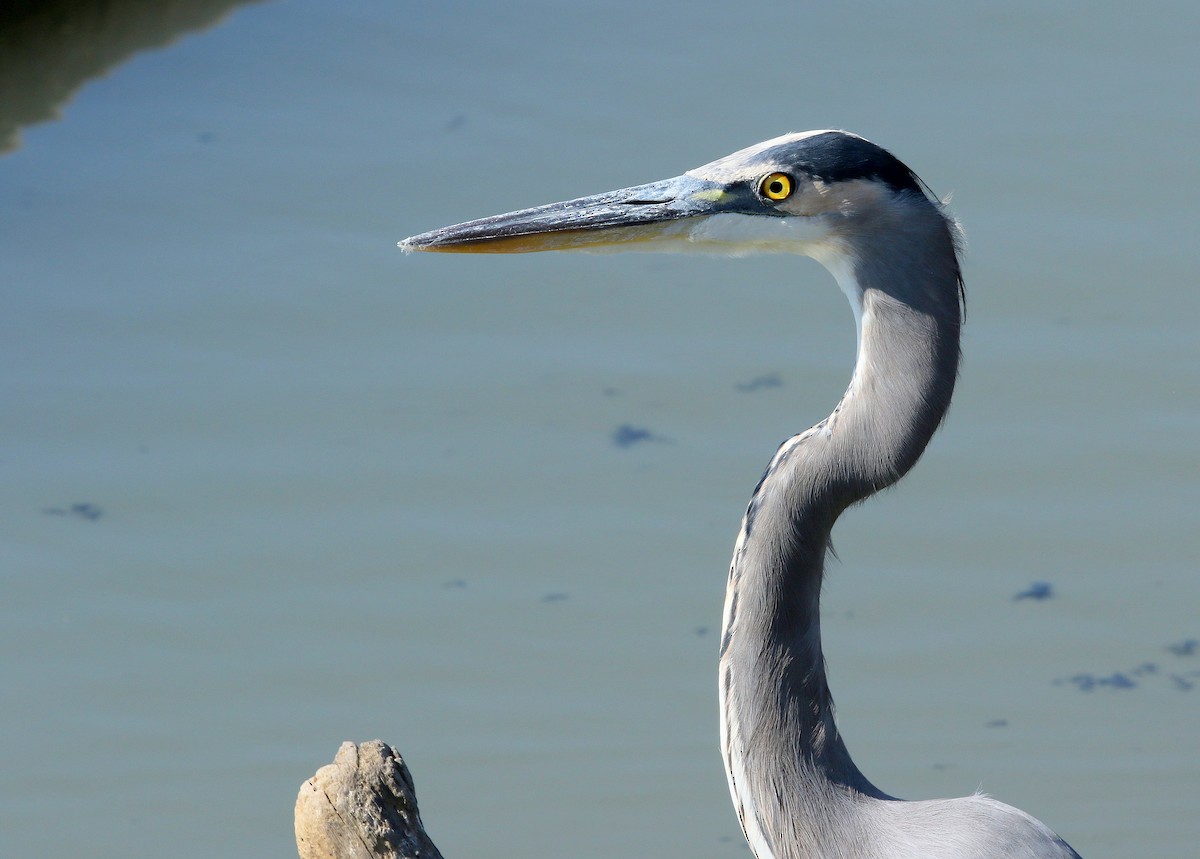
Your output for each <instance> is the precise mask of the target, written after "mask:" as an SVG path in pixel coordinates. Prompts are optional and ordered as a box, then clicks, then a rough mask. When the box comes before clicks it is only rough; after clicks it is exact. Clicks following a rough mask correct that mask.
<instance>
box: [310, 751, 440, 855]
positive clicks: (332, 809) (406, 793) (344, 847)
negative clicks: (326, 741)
mask: <svg viewBox="0 0 1200 859" xmlns="http://www.w3.org/2000/svg"><path fill="white" fill-rule="evenodd" d="M296 849H297V850H299V852H300V859H442V854H441V853H439V852H438V849H437V848H436V847H434V846H433V842H432V841H431V840H429V836H428V835H426V834H425V826H424V824H422V823H421V815H420V813H419V812H418V810H417V794H416V789H415V788H414V787H413V780H412V775H411V774H410V773H409V771H408V767H407V766H405V764H404V759H403V758H401V757H400V754H399V753H398V752H397V751H396V750H395V749H393V748H392V747H391V746H389V745H388V744H387V743H385V742H383V741H381V740H371V741H370V742H367V743H362V744H361V745H358V746H356V745H355V744H354V743H349V742H347V743H342V746H341V748H340V749H338V752H337V756H336V757H335V758H334V759H333V763H332V764H329V765H328V766H323V767H321V768H320V769H319V770H317V774H316V775H314V776H313V777H312V778H310V779H309V780H308V781H306V782H305V783H304V784H303V785H302V786H301V787H300V795H299V796H298V797H296Z"/></svg>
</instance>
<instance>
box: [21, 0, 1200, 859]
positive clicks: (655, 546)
mask: <svg viewBox="0 0 1200 859" xmlns="http://www.w3.org/2000/svg"><path fill="white" fill-rule="evenodd" d="M118 5H119V4H118ZM1197 17H1198V16H1197V13H1196V11H1195V10H1194V9H1193V8H1192V7H1191V6H1186V5H1184V4H1166V5H1155V6H1149V7H1144V8H1142V9H1139V10H1136V11H1134V12H1130V11H1128V10H1126V8H1125V7H1123V6H1121V5H1119V4H1111V5H1107V4H1103V5H1095V4H1093V5H1091V6H1087V7H1082V6H1078V5H1075V6H1064V7H1061V8H1047V7H1045V6H1044V5H1040V4H1032V3H1019V4H1015V5H1014V4H1009V5H1007V6H1005V7H1003V8H1002V9H1000V8H996V9H991V10H980V9H974V8H969V7H967V6H964V5H962V4H949V3H927V4H918V5H915V6H913V5H909V4H890V3H874V4H870V3H868V4H845V5H842V6H838V7H836V8H835V7H832V6H831V7H829V8H827V9H815V8H809V9H806V10H804V11H797V10H796V9H795V8H794V7H793V5H791V4H784V3H769V4H761V5H759V6H754V7H746V8H739V9H737V10H734V9H733V8H732V7H729V6H728V4H721V3H709V2H693V3H688V4H682V3H668V4H655V5H653V6H649V7H647V6H645V5H644V4H636V3H610V4H604V5H599V6H596V5H583V4H580V5H576V4H551V3H516V4H504V5H503V6H496V5H493V4H469V3H443V4H427V5H426V4H416V3H404V4H395V3H385V2H381V0H375V2H360V3H356V4H353V5H352V6H351V5H343V4H323V3H317V2H301V0H291V2H276V3H264V4H252V5H248V6H243V7H237V8H236V9H235V10H234V11H233V12H232V13H231V14H229V15H228V16H226V17H223V18H221V17H219V15H217V14H214V15H213V18H214V19H215V20H216V23H215V24H213V25H212V26H210V27H208V28H207V29H203V30H194V31H190V32H188V33H187V34H185V35H183V36H181V37H180V38H178V39H177V40H175V41H171V40H170V38H169V37H167V36H165V35H164V36H162V37H161V38H157V39H156V40H151V41H150V42H149V44H153V45H156V46H157V47H155V48H154V49H153V50H147V51H141V52H137V53H134V54H133V55H132V56H131V57H130V58H128V59H127V60H125V61H123V62H118V63H117V65H115V66H114V67H112V68H111V70H109V71H108V73H107V74H104V75H102V76H100V77H94V78H91V79H89V80H88V81H87V82H86V83H84V84H83V85H82V86H80V87H79V88H78V90H77V91H75V92H74V94H73V96H72V97H71V98H70V99H69V100H68V101H66V102H65V103H63V104H61V105H59V107H58V111H59V113H60V116H59V118H58V119H56V120H54V121H49V122H44V123H41V124H35V125H29V126H26V127H25V128H23V130H21V132H20V139H19V144H18V145H17V146H16V147H15V148H13V149H12V150H11V151H9V152H8V153H7V154H6V155H4V156H3V157H2V158H0V301H2V308H3V311H2V313H0V439H2V445H3V446H2V447H0V588H2V593H3V596H2V598H0V690H2V691H0V767H2V769H3V771H4V772H5V774H6V775H7V778H6V779H5V785H4V786H3V787H0V808H2V809H4V811H3V812H0V853H3V854H4V855H13V856H60V855H69V854H71V853H74V852H83V851H85V850H86V851H87V852H89V853H92V854H95V855H120V856H124V857H131V859H132V857H139V856H147V857H149V856H154V857H161V856H163V855H171V856H179V857H188V856H197V857H199V856H211V855H246V856H250V855H253V856H289V855H294V849H293V847H292V842H291V808H292V803H293V800H294V797H295V793H296V791H297V789H298V788H299V785H300V783H301V782H302V781H303V780H304V779H305V778H307V777H308V776H309V775H311V774H312V772H313V771H315V769H316V768H317V767H318V766H320V765H322V764H324V763H325V762H327V761H328V760H330V759H332V756H333V754H334V752H335V751H336V749H337V746H338V743H339V742H341V741H342V740H344V739H357V740H361V739H369V738H373V737H381V738H383V739H385V740H387V741H389V742H391V743H393V744H395V745H396V746H397V747H398V748H400V749H401V751H402V752H403V753H404V754H405V755H406V757H407V759H408V760H409V762H410V764H411V766H412V768H413V771H414V773H415V776H416V780H417V786H418V791H419V796H420V798H421V801H422V809H423V816H424V819H425V822H426V824H427V825H428V826H429V828H430V831H431V833H432V835H433V837H434V839H435V840H436V841H437V843H438V845H439V847H441V848H442V850H443V852H444V853H445V854H446V855H447V856H450V857H456V856H460V857H465V856H471V855H492V854H495V853H497V852H513V851H514V850H519V851H520V852H522V853H524V854H526V855H532V856H562V855H564V853H569V854H570V855H571V856H572V857H576V859H584V857H590V856H596V857H599V856H611V855H621V854H625V855H632V854H645V855H664V856H689V857H706V856H709V857H732V856H745V855H747V854H746V852H745V850H746V848H745V846H744V843H743V841H742V838H741V835H740V832H739V831H738V828H737V823H736V820H735V818H734V815H733V813H732V810H731V809H730V808H729V801H728V796H727V791H726V788H725V781H724V775H723V773H722V771H721V765H720V762H719V758H718V756H717V753H716V744H717V722H716V689H715V667H716V648H717V642H716V634H715V629H716V627H717V625H718V624H719V619H720V618H719V613H720V606H721V599H722V593H723V587H724V579H725V572H726V568H727V564H728V557H729V553H730V551H731V548H732V544H733V539H734V536H735V534H736V529H737V525H738V520H739V517H740V514H741V512H742V511H743V509H744V507H745V503H746V501H747V499H748V497H749V493H750V491H751V489H752V488H753V486H754V483H755V481H756V480H757V477H758V475H759V473H760V472H761V469H762V467H763V466H764V465H765V463H766V462H767V460H768V458H769V457H770V455H771V453H772V452H773V451H774V448H775V445H776V444H777V443H778V442H779V441H781V440H782V439H783V438H784V437H786V436H787V435H789V434H790V433H793V432H796V431H799V430H801V429H803V428H804V427H806V426H808V425H809V424H811V423H814V422H815V421H817V420H818V419H820V418H821V417H823V416H824V415H825V414H826V413H827V412H828V410H829V408H830V407H831V406H832V405H833V403H834V402H835V401H836V399H837V397H838V396H839V395H840V394H841V391H842V388H843V386H844V384H845V381H846V379H847V377H848V375H849V372H850V367H851V364H852V360H853V321H852V319H851V316H850V313H849V312H848V310H847V308H846V307H845V306H844V299H843V298H842V297H841V295H840V293H839V291H838V290H837V288H836V287H835V286H834V284H833V283H832V280H831V278H829V277H828V276H827V275H826V274H825V272H824V271H823V270H821V269H820V268H819V267H818V266H816V265H815V264H813V263H811V262H808V261H804V260H791V259H777V258H771V259H739V260H725V259H715V260H714V259H688V258H683V257H674V256H662V257H660V256H651V255H631V256H627V257H626V256H553V255H543V256H532V257H520V258H481V259H476V258H449V257H437V258H422V257H403V256H402V255H401V254H400V253H399V252H398V251H397V250H396V249H395V242H396V240H397V239H400V238H402V237H404V236H407V235H410V234H413V233H416V232H419V231H422V230H425V229H428V228H432V227H436V226H440V225H442V224H446V223H450V222H454V221H459V220H463V219H466V218H470V217H474V216H478V215H485V214H490V213H493V212H500V211H505V210H509V209H513V208H517V207H520V206H525V205H532V204H536V203H540V202H547V201H550V200H555V199H561V198H565V197H570V196H576V195H579V194H584V193H590V192H595V191H601V190H605V189H608V188H614V187H619V186H624V185H629V184H633V183H636V182H641V181H647V180H651V179H656V178H661V177H666V176H671V175H675V174H677V173H679V172H680V171H681V170H682V169H685V168H688V167H692V166H695V165H697V164H700V163H703V162H706V161H708V160H711V159H712V158H715V157H717V156H720V155H723V154H725V153H727V152H730V151H732V150H734V149H737V148H740V147H742V146H745V145H748V144H750V143H753V142H755V141H757V140H760V139H764V138H767V137H771V136H775V135H777V134H780V133H783V132H785V131H789V130H803V129H806V128H824V127H844V128H848V129H851V130H854V131H857V132H859V133H861V134H864V135H866V136H867V137H870V138H871V139H873V140H875V141H877V142H879V143H881V144H883V145H885V146H887V147H889V148H891V149H892V150H893V151H895V152H896V153H897V154H898V155H899V156H900V157H901V158H903V159H904V160H905V161H906V162H908V163H909V164H910V165H911V166H912V167H913V168H914V169H916V170H917V171H918V172H919V173H920V174H921V175H922V176H923V177H924V178H925V179H926V180H927V181H929V183H930V184H931V185H932V186H933V187H934V188H935V189H936V190H937V192H938V193H940V194H949V193H953V195H954V196H953V209H954V211H955V213H956V214H957V215H958V216H959V217H960V218H961V219H962V221H963V222H964V224H965V227H966V231H967V235H968V238H969V253H968V261H967V269H966V275H967V283H968V295H969V300H968V325H967V330H966V340H965V349H966V359H965V364H964V368H963V375H962V379H961V382H960V386H959V389H958V395H957V398H956V401H955V406H954V408H953V409H952V411H951V415H950V419H949V421H948V423H947V425H946V426H945V428H944V429H943V431H942V433H941V434H940V435H939V436H938V437H937V438H936V439H935V441H934V443H933V445H932V446H931V447H930V450H929V452H928V454H927V455H926V457H925V459H924V460H923V461H922V462H921V464H920V465H919V466H918V468H917V469H916V470H915V471H914V473H913V474H912V475H910V477H909V478H908V479H906V480H905V481H904V482H903V483H902V484H901V485H900V486H899V487H898V488H897V489H896V490H894V491H892V492H890V493H888V494H887V495H886V496H885V497H883V498H880V499H876V500H874V501H872V502H871V503H869V504H867V505H866V506H864V507H862V508H859V509H856V510H854V511H852V512H851V513H850V514H848V515H847V516H846V517H845V519H844V520H843V522H842V523H840V524H839V526H838V530H837V532H836V533H835V539H836V542H837V546H838V551H839V556H840V561H839V562H838V563H836V564H835V565H834V568H833V575H832V577H831V580H830V582H829V584H828V586H827V590H826V599H825V610H826V615H825V621H824V631H825V635H826V653H827V656H828V659H829V664H830V675H831V676H830V679H831V684H832V687H833V690H834V694H835V698H836V700H837V701H838V705H839V718H840V721H841V724H842V726H843V731H844V734H845V735H846V737H847V742H848V745H849V746H850V748H851V750H852V751H853V752H854V755H855V758H856V760H857V761H858V763H859V765H860V766H861V768H862V769H863V770H864V772H866V773H867V774H868V775H869V776H870V777H871V778H872V780H873V781H875V782H876V783H877V784H878V785H879V786H880V787H881V788H883V789H885V790H888V791H890V792H893V793H896V794H899V795H902V796H905V797H909V798H922V797H932V796H946V795H956V794H965V793H969V792H971V791H973V790H975V789H976V788H978V787H980V786H982V788H983V789H984V790H986V791H988V792H989V793H991V794H993V795H995V796H997V797H999V798H1001V799H1003V800H1005V801H1007V802H1010V803H1012V804H1015V805H1018V806H1020V807H1022V808H1025V809H1026V810H1028V811H1030V812H1031V813H1033V814H1035V815H1036V816H1038V817H1039V818H1041V819H1043V820H1044V821H1046V822H1047V823H1048V824H1049V825H1051V826H1052V827H1054V828H1055V829H1056V830H1058V831H1059V832H1061V833H1062V834H1063V836H1064V837H1065V838H1067V839H1068V840H1069V841H1070V842H1071V843H1072V844H1073V845H1074V846H1075V847H1076V848H1077V849H1078V850H1080V852H1081V853H1082V854H1083V855H1085V856H1087V857H1089V859H1094V857H1098V856H1134V855H1136V856H1138V857H1176V856H1184V855H1189V853H1190V852H1192V851H1193V850H1194V845H1195V842H1196V840H1197V837H1198V835H1200V831H1198V829H1197V824H1196V822H1195V811H1194V795H1195V789H1196V784H1197V771H1198V768H1200V752H1198V749H1200V746H1197V743H1196V734H1197V730H1198V729H1200V673H1198V672H1200V648H1197V649H1196V650H1195V651H1193V650H1192V648H1190V647H1189V646H1188V645H1187V642H1188V641H1191V640H1195V639H1200V618H1198V616H1197V606H1198V605H1200V580H1198V577H1197V574H1196V573H1197V569H1196V567H1197V563H1196V558H1197V538H1196V533H1197V527H1196V511H1197V510H1198V509H1200V489H1198V488H1197V486H1198V482H1197V472H1198V465H1200V451H1198V446H1197V439H1198V438H1200V386H1197V383H1196V367H1197V366H1198V359H1200V347H1198V345H1197V338H1196V335H1195V320H1196V319H1197V317H1198V315H1200V297H1198V295H1200V293H1198V291H1197V290H1196V288H1195V284H1196V257H1195V253H1194V250H1193V247H1194V240H1193V236H1192V233H1193V232H1194V227H1195V223H1196V217H1197V211H1196V208H1197V207H1196V204H1195V188H1196V187H1197V186H1198V182H1197V180H1198V179H1200V175H1198V174H1200V166H1198V165H1197V162H1196V159H1195V158H1194V154H1193V149H1194V146H1193V143H1192V141H1194V139H1195V136H1196V133H1197V131H1198V127H1197V126H1198V118H1200V111H1198V109H1197V104H1196V99H1195V92H1194V90H1195V75H1194V68H1195V61H1194V57H1193V55H1194V48H1195V45H1194V41H1195V40H1194V35H1193V34H1194V32H1195V27H1196V23H1197ZM194 24H195V22H193V24H192V25H194ZM0 26H12V25H11V23H10V22H8V21H5V22H3V24H2V25H0ZM22 38H25V36H24V35H23V36H22ZM134 41H135V42H136V40H134ZM124 44H125V42H122V43H121V46H120V47H119V48H118V46H116V45H115V43H114V45H109V46H108V47H109V48H111V53H112V54H113V56H114V57H119V56H120V55H121V51H122V50H124V47H123V46H124ZM81 50H83V48H81V47H80V46H79V45H78V44H73V45H68V46H66V47H64V48H63V51H64V53H63V54H53V53H38V54H37V55H36V56H38V57H39V58H41V59H39V60H38V62H32V63H30V64H28V65H26V66H23V67H21V68H19V69H16V70H13V67H12V66H6V67H5V69H6V74H8V75H9V76H10V78H11V79H10V80H6V81H4V86H5V87H6V88H7V91H19V92H22V93H26V94H33V93H35V92H36V91H38V89H39V88H38V87H37V86H36V84H37V82H38V81H39V80H42V79H44V78H47V77H52V76H54V75H56V74H58V73H59V72H60V71H62V70H67V69H78V68H86V67H87V63H84V62H81V61H80V58H79V56H78V52H79V51H81ZM114 62H116V60H115V59H114ZM66 88H67V89H68V90H69V89H70V87H69V86H67V87H66ZM49 89H51V90H54V91H58V90H61V89H62V87H61V86H60V87H58V88H57V89H56V88H54V87H50V88H49ZM30 98H33V95H30ZM20 115H21V116H26V115H30V114H29V112H28V111H24V112H22V113H21V114H20ZM0 118H3V119H7V118H8V117H0ZM761 379H767V380H770V381H769V382H768V383H766V384H761V383H760V384H753V383H754V381H755V380H761ZM747 388H749V389H750V390H746V389H747ZM622 427H629V428H633V429H634V430H638V431H646V432H648V433H650V434H651V435H652V437H653V438H652V439H651V440H647V441H642V442H638V443H633V444H629V445H626V446H622V445H619V444H617V443H616V439H617V438H618V433H619V431H620V429H621V428H622ZM635 434H636V433H635ZM1034 582H1046V583H1049V585H1050V593H1051V596H1050V598H1048V599H1044V600H1038V599H1033V598H1026V599H1015V597H1016V596H1017V595H1018V594H1020V593H1022V592H1025V591H1027V590H1028V589H1029V588H1030V585H1031V583H1034ZM1147 666H1152V668H1151V667H1147ZM1072 678H1074V679H1072ZM1122 678H1124V680H1125V681H1128V683H1130V684H1132V685H1131V686H1129V687H1128V688H1126V686H1125V683H1124V682H1122ZM1089 679H1090V681H1091V682H1092V683H1093V684H1097V681H1107V682H1101V683H1098V684H1097V685H1093V686H1092V687H1091V688H1090V691H1085V688H1086V687H1087V686H1088V682H1089ZM1191 686H1194V687H1195V688H1189V687H1191ZM518 845H519V847H518Z"/></svg>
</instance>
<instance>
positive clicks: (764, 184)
mask: <svg viewBox="0 0 1200 859" xmlns="http://www.w3.org/2000/svg"><path fill="white" fill-rule="evenodd" d="M758 193H760V194H762V195H763V196H764V197H766V198H767V199H768V200H774V201H775V202H779V201H780V200H786V199H787V198H788V197H790V196H792V177H791V176H789V175H788V174H786V173H768V174H767V175H766V176H764V177H763V180H762V181H761V182H759V183H758Z"/></svg>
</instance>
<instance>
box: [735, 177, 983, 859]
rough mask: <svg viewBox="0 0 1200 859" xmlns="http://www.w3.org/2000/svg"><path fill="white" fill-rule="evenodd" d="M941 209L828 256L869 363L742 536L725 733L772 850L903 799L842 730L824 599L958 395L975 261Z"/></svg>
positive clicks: (757, 836)
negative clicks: (866, 517) (879, 784)
mask: <svg viewBox="0 0 1200 859" xmlns="http://www.w3.org/2000/svg"><path fill="white" fill-rule="evenodd" d="M922 202H924V201H922ZM929 215H931V216H934V217H935V218H936V222H934V221H933V220H927V221H925V222H924V224H923V226H924V229H923V230H922V232H921V234H920V235H919V236H915V237H914V236H908V237H907V238H908V239H910V241H908V242H905V241H904V240H903V239H904V238H905V237H904V235H903V228H902V227H901V228H895V229H894V225H893V226H892V227H889V229H892V230H893V234H895V231H896V229H899V231H900V232H901V236H900V239H899V240H898V241H896V242H895V243H891V242H889V243H888V244H887V245H886V246H884V247H882V248H881V247H879V246H877V245H875V246H872V247H869V248H868V247H863V246H859V247H855V246H854V243H853V242H848V243H847V245H846V247H848V248H849V252H847V253H845V254H844V255H842V256H841V257H840V258H839V259H837V260H832V259H827V260H822V261H823V262H825V264H826V266H827V267H828V268H829V269H830V270H831V271H832V272H833V273H834V275H835V277H837V279H838V281H839V283H840V285H841V286H842V288H843V290H844V291H845V292H846V293H847V295H848V296H849V298H850V300H851V303H852V305H855V309H856V316H858V318H859V353H858V359H857V363H856V366H855V372H854V376H853V378H852V380H851V382H850V386H849V388H848V389H847V391H846V394H845V396H844V397H843V398H842V400H841V402H840V403H839V404H838V406H837V408H835V409H834V411H833V413H832V414H831V415H830V416H829V417H828V418H826V419H825V420H824V421H822V422H821V423H819V424H817V425H816V426H815V427H813V428H812V429H809V430H807V431H806V432H804V433H801V434H800V435H797V436H795V437H793V438H791V439H789V440H788V441H787V442H785V443H784V444H783V445H782V446H781V447H780V448H779V451H778V452H777V453H776V454H775V457H774V458H773V459H772V461H771V464H770V465H769V466H768V468H767V471H766V473H765V474H764V475H763V478H762V480H761V481H760V483H759V485H758V488H757V489H756V490H755V493H754V497H753V499H752V500H751V503H750V506H749V508H748V509H747V511H746V517H745V519H744V520H743V525H742V532H741V534H740V536H739V537H738V541H737V546H736V548H735V550H734V558H733V563H732V565H731V568H730V576H729V585H728V590H727V593H726V602H725V613H724V623H723V632H722V644H721V667H720V697H721V739H722V750H723V753H724V755H725V763H726V767H727V772H728V774H729V781H730V792H731V795H732V797H733V802H734V806H735V807H736V809H737V811H738V815H739V818H740V820H741V822H742V826H743V829H744V831H745V833H746V837H747V839H748V841H749V842H750V846H751V849H752V850H753V851H754V853H755V855H756V856H757V857H758V859H792V857H803V856H810V855H811V856H824V855H855V854H854V853H853V852H845V853H843V852H842V851H845V850H847V849H848V846H847V844H846V837H847V832H848V831H849V830H848V829H847V821H848V820H852V819H853V818H854V809H855V808H858V807H860V806H861V804H862V803H869V802H871V801H873V800H888V799H891V797H889V796H888V795H887V794H884V793H883V792H882V791H880V790H879V789H877V788H876V787H875V786H874V785H872V784H871V783H870V782H869V781H868V780H867V779H866V777H865V776H863V774H862V773H861V772H860V771H859V769H858V768H857V767H856V766H855V765H854V762H853V761H852V760H851V758H850V755H849V753H848V752H847V750H846V747H845V745H844V744H843V742H842V739H841V736H840V735H839V733H838V730H837V726H836V724H835V722H834V716H833V702H832V698H831V697H830V694H829V689H828V686H827V684H826V678H825V663H824V656H823V654H822V651H821V633H820V613H819V601H820V590H821V580H822V576H823V571H824V559H825V554H826V550H827V547H828V544H829V536H830V531H831V529H832V527H833V524H834V522H835V521H836V520H837V517H838V516H839V515H840V514H841V512H842V511H843V510H845V509H846V507H848V506H849V505H851V504H853V503H855V502H858V501H861V500H863V499H865V498H867V497H868V496H870V495H871V494H873V493H874V492H876V491H878V490H880V489H882V488H884V487H886V486H889V485H891V484H892V483H895V482H896V481H897V480H899V479H900V477H901V476H903V475H904V474H905V473H906V472H907V471H908V470H909V469H910V468H911V467H912V466H913V464H914V463H915V462H916V460H917V458H918V457H919V456H920V455H921V453H922V451H923V450H924V449H925V446H926V444H927V443H928V442H929V439H930V438H931V437H932V435H933V433H934V431H935V430H936V429H937V426H938V424H939V423H940V422H941V420H942V418H943V416H944V415H945V413H946V409H947V408H948V407H949V404H950V396H951V393H952V391H953V387H954V380H955V376H956V373H957V368H958V356H959V327H960V324H961V313H960V305H959V273H958V265H957V261H956V257H955V254H954V249H953V241H952V238H951V234H950V232H949V229H948V228H947V225H946V223H945V221H944V220H943V219H942V216H941V214H940V213H939V212H937V211H936V210H935V209H933V207H932V206H929ZM910 216H911V213H910ZM917 220H918V221H919V220H920V219H917ZM910 223H911V222H910ZM921 226H922V224H921V223H918V224H917V228H920V227H921ZM880 234H886V233H883V232H881V231H876V233H875V235H880ZM930 235H933V237H934V239H936V240H940V241H944V243H945V246H944V247H943V248H938V247H937V246H936V244H935V245H934V248H935V250H944V251H945V253H941V254H929V255H928V256H927V257H922V258H913V256H914V255H912V254H909V255H907V256H906V254H905V249H906V248H928V247H930ZM918 238H919V239H920V240H919V241H913V240H912V239H918ZM885 259H886V265H885V264H884V260H885ZM934 263H937V264H934ZM835 821H836V823H835ZM852 829H853V827H850V830H852ZM835 832H838V833H839V835H838V836H835V835H834V833H835ZM836 838H840V840H841V843H840V845H839V846H838V847H836V848H834V847H833V846H832V844H833V841H834V840H835V839H836Z"/></svg>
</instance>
